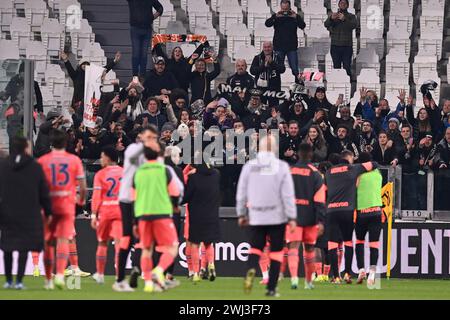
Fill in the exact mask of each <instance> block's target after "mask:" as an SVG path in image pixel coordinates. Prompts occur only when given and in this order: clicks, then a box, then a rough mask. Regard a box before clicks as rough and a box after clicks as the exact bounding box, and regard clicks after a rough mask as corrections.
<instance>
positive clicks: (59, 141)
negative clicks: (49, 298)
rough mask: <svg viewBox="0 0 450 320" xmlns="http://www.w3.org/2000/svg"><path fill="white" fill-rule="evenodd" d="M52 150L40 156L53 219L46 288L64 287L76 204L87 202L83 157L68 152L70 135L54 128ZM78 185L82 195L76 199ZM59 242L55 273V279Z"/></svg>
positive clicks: (48, 228)
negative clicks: (53, 276) (81, 158)
mask: <svg viewBox="0 0 450 320" xmlns="http://www.w3.org/2000/svg"><path fill="white" fill-rule="evenodd" d="M50 140H51V145H52V151H51V152H49V153H47V154H46V155H44V156H42V157H40V158H39V159H38V162H39V164H40V165H41V166H42V169H43V170H44V173H45V177H46V180H47V183H48V186H49V190H50V198H51V200H52V211H53V219H52V221H51V222H50V224H48V225H46V228H45V247H44V265H45V276H46V283H45V288H46V289H47V290H52V289H53V288H54V286H56V287H57V288H59V289H62V288H64V286H65V283H64V269H65V267H66V265H67V261H68V259H69V240H71V239H73V237H74V235H75V205H76V203H77V202H78V204H80V205H84V203H85V201H86V178H85V175H84V170H83V165H82V163H81V160H80V158H78V157H77V156H75V155H73V154H70V153H68V152H66V151H65V148H66V144H67V134H66V133H65V132H63V131H60V130H54V131H53V133H52V135H51V137H50ZM77 186H79V198H78V200H77V190H76V189H77ZM55 245H56V275H55V278H54V282H53V280H52V271H53V267H54V260H55Z"/></svg>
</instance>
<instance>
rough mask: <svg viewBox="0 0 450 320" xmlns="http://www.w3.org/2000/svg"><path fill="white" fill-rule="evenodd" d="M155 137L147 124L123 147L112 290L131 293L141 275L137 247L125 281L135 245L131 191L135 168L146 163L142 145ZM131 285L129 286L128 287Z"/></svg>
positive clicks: (151, 127)
mask: <svg viewBox="0 0 450 320" xmlns="http://www.w3.org/2000/svg"><path fill="white" fill-rule="evenodd" d="M157 139H158V130H157V129H156V128H155V127H153V126H149V127H146V128H144V129H142V130H141V131H140V132H139V134H138V136H137V141H136V143H133V144H130V145H129V146H128V147H127V149H126V150H125V157H124V164H123V177H122V181H121V183H120V190H119V205H120V211H121V216H122V238H121V239H120V250H119V257H118V260H119V261H118V268H117V269H118V270H117V278H116V281H115V282H114V284H113V290H114V291H118V292H132V291H134V289H133V288H132V287H134V288H136V287H137V279H138V277H139V276H140V275H141V270H140V260H141V258H140V253H141V249H140V248H136V246H135V250H134V254H133V259H132V262H133V270H132V271H131V274H130V284H128V282H127V281H126V280H125V268H126V263H127V259H128V254H129V253H130V250H131V247H132V245H133V244H135V243H136V244H137V239H135V238H134V237H133V220H134V210H133V203H134V194H133V192H132V189H133V179H134V174H135V173H136V170H137V169H138V168H139V166H140V165H142V164H143V163H145V161H146V160H145V157H144V146H145V145H149V144H151V143H154V142H155V141H156V140H157ZM130 285H131V286H130Z"/></svg>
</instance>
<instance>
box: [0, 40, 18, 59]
mask: <svg viewBox="0 0 450 320" xmlns="http://www.w3.org/2000/svg"><path fill="white" fill-rule="evenodd" d="M0 48H2V49H1V50H0V60H6V59H19V47H18V46H17V43H16V42H15V41H13V40H0Z"/></svg>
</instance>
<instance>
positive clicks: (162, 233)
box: [139, 218, 178, 248]
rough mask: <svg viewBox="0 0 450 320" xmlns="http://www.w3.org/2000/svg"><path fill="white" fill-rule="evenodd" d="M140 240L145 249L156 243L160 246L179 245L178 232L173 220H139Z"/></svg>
mask: <svg viewBox="0 0 450 320" xmlns="http://www.w3.org/2000/svg"><path fill="white" fill-rule="evenodd" d="M139 239H140V240H141V242H140V243H141V245H142V247H143V248H149V247H151V246H152V245H153V243H155V242H156V245H158V246H172V245H177V244H178V236H177V230H176V229H175V225H174V223H173V220H172V218H162V219H155V220H142V219H141V220H139Z"/></svg>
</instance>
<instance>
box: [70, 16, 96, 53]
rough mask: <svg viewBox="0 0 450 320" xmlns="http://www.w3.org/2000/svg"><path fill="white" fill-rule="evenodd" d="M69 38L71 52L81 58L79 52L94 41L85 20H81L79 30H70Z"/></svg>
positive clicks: (93, 35) (93, 36)
mask: <svg viewBox="0 0 450 320" xmlns="http://www.w3.org/2000/svg"><path fill="white" fill-rule="evenodd" d="M70 38H71V41H72V51H73V52H74V53H76V54H77V56H81V50H82V49H83V48H84V47H85V46H86V45H87V44H89V43H92V42H94V41H95V34H94V33H93V32H92V28H91V26H90V25H89V22H88V21H87V19H82V20H81V24H80V29H72V30H70Z"/></svg>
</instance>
